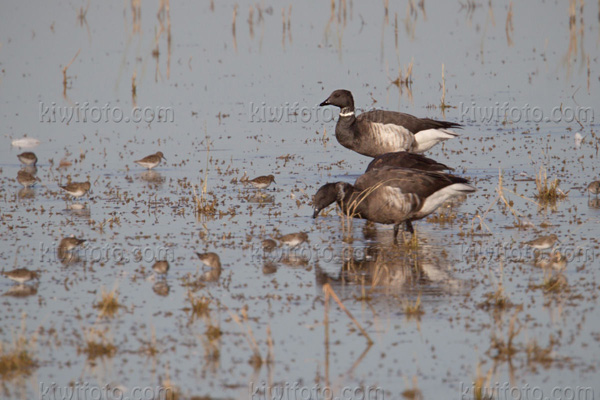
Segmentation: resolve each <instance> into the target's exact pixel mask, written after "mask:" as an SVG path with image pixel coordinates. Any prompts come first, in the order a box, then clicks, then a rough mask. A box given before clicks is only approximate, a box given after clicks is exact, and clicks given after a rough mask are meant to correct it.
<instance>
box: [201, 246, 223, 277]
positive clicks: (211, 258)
mask: <svg viewBox="0 0 600 400" xmlns="http://www.w3.org/2000/svg"><path fill="white" fill-rule="evenodd" d="M196 255H197V256H198V258H199V259H200V261H202V262H203V263H204V264H205V265H206V266H208V267H210V271H207V272H205V273H204V274H203V275H202V280H203V281H206V282H216V281H218V280H219V277H220V276H221V271H222V268H221V259H220V258H219V256H218V254H217V253H212V252H209V253H196Z"/></svg>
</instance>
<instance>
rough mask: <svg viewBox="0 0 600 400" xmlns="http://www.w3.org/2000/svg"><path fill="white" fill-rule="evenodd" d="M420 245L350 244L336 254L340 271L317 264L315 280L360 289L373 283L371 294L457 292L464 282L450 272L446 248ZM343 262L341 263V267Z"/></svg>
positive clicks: (320, 282)
mask: <svg viewBox="0 0 600 400" xmlns="http://www.w3.org/2000/svg"><path fill="white" fill-rule="evenodd" d="M420 246H421V247H419V248H408V247H397V246H381V245H380V244H379V243H377V242H374V243H372V244H370V245H368V246H366V247H355V246H352V245H347V246H346V247H345V248H344V249H343V250H342V252H341V254H340V256H339V257H337V260H338V262H337V264H338V267H337V270H336V271H335V272H334V271H333V270H332V267H331V266H327V268H326V269H325V268H323V267H321V266H320V265H319V264H318V263H317V265H316V266H315V273H316V282H317V284H318V285H319V286H322V285H324V284H325V283H329V284H331V285H332V286H333V287H336V286H340V287H343V288H344V289H346V290H347V289H348V288H350V290H351V291H352V289H351V288H352V287H353V286H354V287H356V290H357V291H358V290H361V289H362V288H364V286H370V291H371V292H372V293H382V294H391V293H399V292H405V291H406V292H413V291H415V292H426V293H428V294H430V295H436V294H448V293H453V292H457V291H458V290H460V288H461V281H459V280H458V279H456V278H454V277H453V276H452V273H451V272H450V266H451V265H453V261H452V260H451V259H449V258H448V255H447V254H444V252H443V250H444V249H443V248H441V247H438V248H435V247H431V246H427V245H420ZM340 264H341V266H339V265H340Z"/></svg>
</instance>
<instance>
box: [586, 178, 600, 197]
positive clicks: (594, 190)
mask: <svg viewBox="0 0 600 400" xmlns="http://www.w3.org/2000/svg"><path fill="white" fill-rule="evenodd" d="M587 190H588V197H589V196H590V193H591V194H595V195H596V197H598V194H600V181H594V182H591V183H590V184H589V185H588V187H587Z"/></svg>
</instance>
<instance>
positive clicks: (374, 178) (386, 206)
mask: <svg viewBox="0 0 600 400" xmlns="http://www.w3.org/2000/svg"><path fill="white" fill-rule="evenodd" d="M475 191H476V189H475V188H474V187H473V186H471V185H469V181H468V180H467V179H465V178H461V177H458V176H454V175H448V174H444V173H441V172H429V171H419V170H415V169H407V168H393V167H384V168H381V169H376V170H371V171H369V172H366V173H365V174H363V175H361V176H359V177H358V179H357V180H356V182H355V183H354V185H351V184H349V183H346V182H336V183H328V184H326V185H324V186H322V187H321V188H320V189H319V190H318V191H317V193H316V194H315V197H314V200H313V205H314V214H313V218H316V217H317V215H319V212H320V211H321V210H322V209H323V208H325V207H327V206H329V205H330V204H332V203H333V202H334V201H335V202H337V204H338V205H339V206H340V207H341V209H342V212H343V213H344V214H346V215H348V216H352V217H354V218H363V219H366V220H369V221H372V222H378V223H380V224H394V239H395V238H396V237H397V236H398V230H399V228H400V224H401V223H405V225H406V229H407V230H408V231H409V232H410V233H414V230H413V227H412V221H415V220H418V219H421V218H424V217H426V216H427V215H429V214H431V213H432V212H434V211H435V210H436V209H437V208H438V207H439V206H440V205H442V203H444V202H445V201H446V200H448V199H451V198H453V197H455V196H459V195H463V194H467V193H472V192H475Z"/></svg>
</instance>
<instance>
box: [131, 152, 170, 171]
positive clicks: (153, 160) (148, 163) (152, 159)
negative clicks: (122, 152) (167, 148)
mask: <svg viewBox="0 0 600 400" xmlns="http://www.w3.org/2000/svg"><path fill="white" fill-rule="evenodd" d="M161 160H165V161H167V159H166V158H165V156H164V154H163V153H162V151H158V152H156V153H155V154H150V155H149V156H146V157H144V158H142V159H141V160H136V161H134V162H135V163H136V164H138V165H141V166H142V167H144V168H148V169H152V168H154V167H156V166H157V165H158V164H160V161H161Z"/></svg>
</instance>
